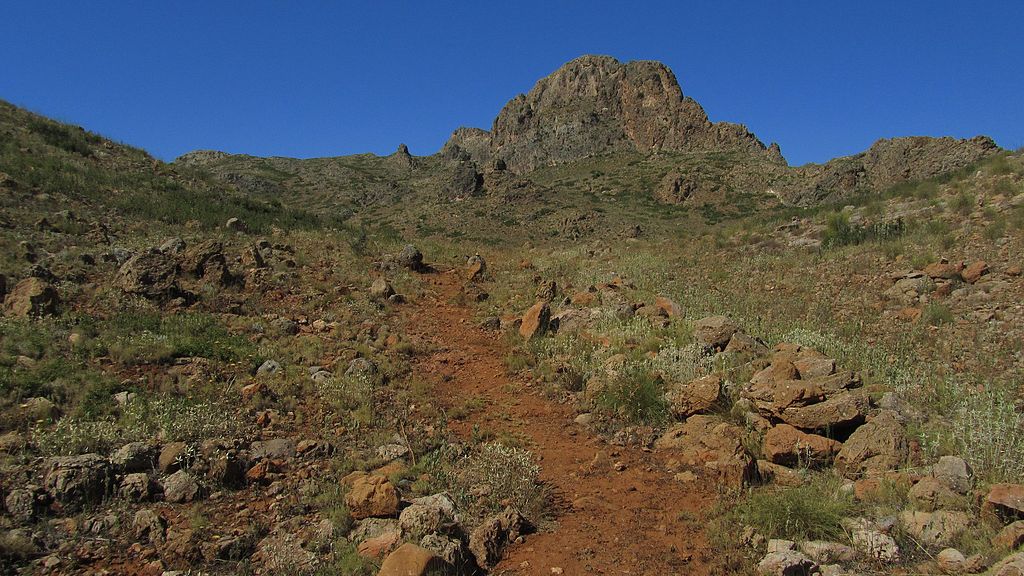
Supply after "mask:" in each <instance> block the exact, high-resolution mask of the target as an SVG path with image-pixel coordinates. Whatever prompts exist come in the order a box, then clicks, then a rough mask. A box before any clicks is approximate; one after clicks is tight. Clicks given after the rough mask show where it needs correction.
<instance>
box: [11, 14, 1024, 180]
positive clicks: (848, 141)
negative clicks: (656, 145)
mask: <svg viewBox="0 0 1024 576" xmlns="http://www.w3.org/2000/svg"><path fill="white" fill-rule="evenodd" d="M3 12H4V15H3V18H2V19H0V57H2V61H3V62H4V66H3V70H2V72H0V98H2V99H5V100H8V101H11V102H14V103H16V104H18V105H21V106H25V107H27V108H29V109H31V110H34V111H36V112H40V113H42V114H46V115H49V116H53V117H56V118H58V119H61V120H64V121H68V122H72V123H75V124H80V125H83V126H85V127H86V128H88V129H90V130H93V131H96V132H99V133H101V134H104V135H106V136H110V137H112V138H114V139H116V140H120V141H122V142H126V143H129V144H133V145H136V146H141V147H143V148H146V149H147V150H149V151H150V152H152V153H153V154H155V155H156V156H158V157H160V158H162V159H165V160H170V159H173V158H174V157H176V156H178V155H179V154H182V153H184V152H187V151H189V150H194V149H199V148H212V149H218V150H225V151H229V152H235V153H248V154H256V155H281V156H297V157H314V156H333V155H340V154H352V153H358V152H375V153H378V154H387V153H390V152H392V151H393V150H394V149H395V148H396V147H397V145H398V144H399V143H401V142H405V143H407V144H408V145H409V147H410V149H411V151H412V153H413V154H417V155H419V154H430V153H433V152H435V151H436V150H437V149H438V148H440V146H441V145H442V144H443V143H444V141H445V140H446V139H447V138H448V136H449V134H450V133H451V131H452V130H454V129H455V128H456V127H458V126H460V125H467V126H479V127H483V128H489V127H490V124H491V121H492V120H493V118H494V116H495V115H496V114H497V112H498V111H499V110H500V109H501V107H502V105H504V103H505V102H506V101H507V100H508V99H510V98H512V97H513V96H515V95H516V94H517V93H520V92H525V91H527V90H529V88H530V87H531V86H532V85H533V83H534V82H535V81H536V80H537V79H538V78H540V77H542V76H545V75H547V74H549V73H550V72H552V71H553V70H554V69H556V68H557V67H558V66H559V65H561V64H562V63H564V62H566V61H568V60H570V59H572V58H574V57H576V56H579V55H581V54H588V53H593V54H609V55H612V56H615V57H616V58H618V59H620V60H634V59H649V60H660V61H662V62H665V63H666V64H667V65H669V66H670V67H671V68H672V69H673V70H674V71H675V73H676V75H677V76H678V78H679V81H680V84H681V85H682V88H683V93H684V94H686V95H688V96H692V97H693V98H695V99H696V100H697V101H698V102H700V103H701V104H702V105H703V106H704V108H705V109H706V110H707V112H708V114H709V116H710V117H711V119H712V120H713V121H720V120H728V121H731V122H738V123H742V124H746V125H747V126H748V127H749V128H750V129H751V130H752V131H753V132H754V133H755V134H757V135H758V136H759V137H760V138H761V139H762V140H763V141H764V142H765V143H768V142H771V141H777V142H779V144H780V145H781V146H782V151H783V154H785V156H786V157H787V159H788V160H789V161H790V163H791V164H802V163H805V162H809V161H816V162H820V161H825V160H827V159H829V158H831V157H834V156H839V155H845V154H851V153H855V152H858V151H860V150H863V149H865V148H867V147H868V146H870V145H871V143H872V142H873V141H874V140H876V139H877V138H880V137H891V136H899V135H917V134H922V135H952V136H957V137H968V136H973V135H975V134H988V135H990V136H992V137H993V138H995V140H996V142H997V143H999V144H1000V145H1002V146H1004V147H1008V148H1018V147H1021V146H1024V97H1022V94H1024V66H1021V65H1020V54H1021V50H1022V48H1024V44H1022V40H1021V29H1022V25H1024V2H1020V1H1014V2H1010V1H999V2H951V1H945V0H934V1H928V2H924V1H892V0H889V1H886V2H874V1H869V2H865V1H858V2H853V1H850V2H832V1H825V2H822V1H814V2H811V1H807V2H797V1H792V2H765V1H763V0H762V1H758V2H738V1H734V2H730V1H723V2H629V3H625V2H622V3H612V2H600V1H591V2H558V1H552V0H549V1H546V2H544V1H538V2H490V1H481V2H459V3H455V2H411V1H409V2H386V1H383V2H365V3H355V2H352V3H348V2H328V1H320V2H313V1H309V2H300V1H285V0H276V1H263V0H250V1H247V2H219V1H212V0H207V1H178V2H156V1H146V0H140V1H137V2H107V1H90V2H48V1H45V0H33V1H28V0H24V1H13V0H12V1H8V2H5V3H4V9H3Z"/></svg>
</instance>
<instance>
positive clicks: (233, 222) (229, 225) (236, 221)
mask: <svg viewBox="0 0 1024 576" xmlns="http://www.w3.org/2000/svg"><path fill="white" fill-rule="evenodd" d="M224 228H225V229H227V230H231V231H232V232H245V231H246V230H248V229H249V227H248V226H246V225H245V222H243V221H242V220H241V219H240V218H228V221H227V222H225V223H224Z"/></svg>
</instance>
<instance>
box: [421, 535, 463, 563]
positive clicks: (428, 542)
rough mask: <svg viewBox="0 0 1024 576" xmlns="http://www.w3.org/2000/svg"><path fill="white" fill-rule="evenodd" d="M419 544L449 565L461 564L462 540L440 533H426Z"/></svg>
mask: <svg viewBox="0 0 1024 576" xmlns="http://www.w3.org/2000/svg"><path fill="white" fill-rule="evenodd" d="M420 546H421V547H423V548H425V549H426V550H430V551H431V552H433V553H434V554H436V555H437V557H438V558H440V559H442V560H444V561H445V563H447V564H448V565H449V566H461V565H462V564H463V563H464V560H465V556H466V553H465V550H464V549H463V547H462V541H461V540H459V539H457V538H450V537H448V536H442V535H440V534H427V535H426V536H424V537H423V538H422V539H421V540H420Z"/></svg>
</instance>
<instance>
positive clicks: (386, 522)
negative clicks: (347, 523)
mask: <svg viewBox="0 0 1024 576" xmlns="http://www.w3.org/2000/svg"><path fill="white" fill-rule="evenodd" d="M398 531H399V529H398V520H396V519H394V518H364V519H363V520H360V521H359V522H357V523H356V527H355V528H353V529H352V531H351V532H349V534H348V539H349V540H351V541H352V542H354V543H355V544H362V543H363V542H364V541H366V540H369V539H371V538H376V537H377V536H380V535H382V534H387V533H390V532H398Z"/></svg>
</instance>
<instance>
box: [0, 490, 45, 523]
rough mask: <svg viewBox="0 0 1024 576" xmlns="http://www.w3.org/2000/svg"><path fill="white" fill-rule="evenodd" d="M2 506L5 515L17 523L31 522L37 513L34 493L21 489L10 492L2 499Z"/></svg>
mask: <svg viewBox="0 0 1024 576" xmlns="http://www.w3.org/2000/svg"><path fill="white" fill-rule="evenodd" d="M4 505H5V506H6V508H7V513H8V514H10V515H11V516H12V517H14V518H15V519H16V520H18V521H19V522H31V521H32V520H33V519H35V517H36V514H37V512H38V511H39V510H38V506H37V504H36V495H35V493H34V492H32V491H31V490H27V489H22V488H18V489H15V490H11V492H10V493H9V494H7V498H6V499H4Z"/></svg>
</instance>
